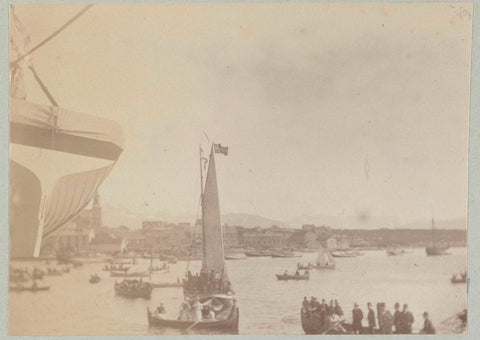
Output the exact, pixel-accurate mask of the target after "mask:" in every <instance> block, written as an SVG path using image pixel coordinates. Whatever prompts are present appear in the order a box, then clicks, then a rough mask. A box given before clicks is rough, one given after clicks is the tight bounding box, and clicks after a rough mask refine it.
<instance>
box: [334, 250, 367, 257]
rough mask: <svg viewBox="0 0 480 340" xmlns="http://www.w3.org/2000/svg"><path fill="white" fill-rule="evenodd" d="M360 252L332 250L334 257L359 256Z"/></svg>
mask: <svg viewBox="0 0 480 340" xmlns="http://www.w3.org/2000/svg"><path fill="white" fill-rule="evenodd" d="M358 255H360V254H358V253H353V252H348V251H332V256H333V257H357V256H358Z"/></svg>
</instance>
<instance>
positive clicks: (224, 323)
mask: <svg viewBox="0 0 480 340" xmlns="http://www.w3.org/2000/svg"><path fill="white" fill-rule="evenodd" d="M212 297H215V298H217V299H221V298H222V296H221V295H214V296H209V297H206V298H204V299H201V300H200V301H201V302H203V301H205V300H207V299H211V298H212ZM225 298H226V299H230V300H232V297H231V296H225ZM226 312H227V313H228V310H227V311H226ZM147 317H148V325H149V326H154V327H164V328H172V329H182V330H190V329H202V330H217V331H227V332H238V319H239V312H238V307H237V306H236V304H235V302H234V301H233V304H232V305H231V307H230V312H229V314H228V315H227V316H226V317H225V319H222V320H204V321H200V322H196V321H184V320H172V319H170V320H169V319H164V318H163V317H161V316H157V315H155V313H152V312H150V309H149V308H148V307H147Z"/></svg>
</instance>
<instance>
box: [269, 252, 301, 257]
mask: <svg viewBox="0 0 480 340" xmlns="http://www.w3.org/2000/svg"><path fill="white" fill-rule="evenodd" d="M271 256H272V257H302V255H297V254H295V253H294V252H287V251H275V252H273V253H272V255H271Z"/></svg>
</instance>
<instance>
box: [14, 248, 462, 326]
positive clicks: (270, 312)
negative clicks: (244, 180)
mask: <svg viewBox="0 0 480 340" xmlns="http://www.w3.org/2000/svg"><path fill="white" fill-rule="evenodd" d="M451 253H452V254H451V255H449V256H444V257H427V256H426V255H425V251H424V249H417V250H415V251H414V253H412V254H405V255H403V256H387V255H386V253H385V251H366V252H365V255H364V256H360V257H356V258H339V259H336V261H337V269H336V270H325V271H319V270H312V271H311V275H310V280H309V281H286V282H284V281H277V280H276V278H275V275H274V274H275V273H283V271H284V270H285V269H288V270H289V271H290V272H292V271H293V270H294V269H295V267H296V263H297V262H298V261H303V262H305V263H306V262H308V261H311V262H312V263H313V262H314V261H315V257H316V255H315V254H314V253H305V254H303V257H302V258H291V259H281V258H276V259H272V258H249V259H248V260H238V261H227V266H228V272H229V275H230V279H231V281H232V285H233V288H234V290H235V292H236V295H237V303H238V306H239V308H240V326H239V327H240V330H239V333H240V334H303V330H302V327H301V324H300V317H299V311H300V306H301V301H302V299H303V297H304V296H309V297H310V296H312V295H313V296H316V297H317V298H326V299H327V300H330V299H337V300H338V301H339V302H340V304H341V306H342V307H343V309H344V312H346V317H347V319H349V318H351V312H350V311H351V309H352V308H353V303H354V302H357V303H358V304H360V306H361V308H362V309H363V310H364V311H366V304H367V302H368V301H371V302H372V303H373V304H374V305H375V303H376V302H379V301H383V302H386V303H387V305H388V306H389V308H390V310H391V311H393V304H394V303H395V302H397V301H398V302H400V303H401V304H403V303H408V304H409V307H410V310H411V311H412V312H413V314H414V317H415V323H414V331H415V330H418V329H420V328H421V327H422V324H423V321H422V313H423V312H424V311H429V313H430V315H431V319H432V321H433V323H434V325H438V323H439V322H440V321H442V320H444V319H446V318H448V317H450V316H451V315H452V314H454V313H456V312H458V311H461V310H463V309H464V308H466V304H467V296H466V289H467V288H466V285H465V284H457V285H453V284H451V283H450V275H451V274H452V273H453V272H458V271H463V270H464V269H465V268H466V249H465V248H456V249H451ZM52 263H53V262H52ZM148 263H149V261H148V260H144V262H141V261H140V263H139V264H138V265H136V267H137V269H138V270H143V269H146V268H147V267H148ZM13 265H14V266H17V267H20V266H21V267H26V266H31V263H26V262H16V263H13ZM38 266H39V267H42V266H44V267H45V265H40V264H39V265H38ZM50 266H53V264H51V265H50ZM102 266H103V263H93V264H84V265H83V266H82V267H80V268H75V269H73V270H72V271H71V272H70V273H69V274H64V275H63V276H60V277H46V278H44V279H43V280H42V281H38V283H39V284H41V285H44V284H48V285H51V288H50V291H48V292H38V293H31V292H10V293H9V297H10V298H9V311H10V312H9V321H10V334H12V335H113V334H122V335H132V334H176V333H175V331H174V330H168V331H166V330H162V329H155V328H149V327H148V322H147V315H146V308H147V306H150V308H151V309H153V308H156V306H157V305H158V302H163V303H164V304H165V306H166V309H167V314H169V315H170V316H172V318H176V317H177V316H178V307H179V305H180V303H181V301H182V300H183V294H182V289H181V288H162V289H154V290H153V293H152V298H151V300H143V299H135V300H130V299H126V298H122V297H119V296H115V292H114V288H113V284H114V282H115V278H111V277H110V276H109V273H107V272H103V271H102V270H101V267H102ZM186 266H187V263H186V262H179V263H177V264H171V265H170V271H169V272H168V273H157V274H154V275H153V277H152V281H155V282H160V281H161V282H173V281H176V278H177V276H178V277H180V278H182V277H183V275H184V273H185V269H186ZM190 267H191V269H192V272H196V271H197V270H198V269H199V267H200V262H199V261H193V262H192V263H190ZM130 270H135V269H134V268H131V269H130ZM93 272H97V273H98V274H99V275H100V276H101V277H102V281H101V282H100V283H98V284H90V283H89V282H88V279H89V277H90V274H91V273H93ZM117 279H118V278H117ZM191 332H192V333H195V331H194V330H192V331H191Z"/></svg>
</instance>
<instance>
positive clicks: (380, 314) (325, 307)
mask: <svg viewBox="0 0 480 340" xmlns="http://www.w3.org/2000/svg"><path fill="white" fill-rule="evenodd" d="M376 307H377V308H376V309H377V310H376V315H375V311H374V309H373V305H372V304H371V303H370V302H369V303H368V304H367V308H368V314H367V317H366V319H367V322H368V327H363V324H362V321H363V318H364V314H363V311H362V310H361V309H360V307H359V305H358V304H357V303H355V304H354V306H353V309H352V331H353V333H354V334H359V333H369V334H374V333H379V334H393V333H394V334H411V333H412V325H413V323H414V322H415V318H414V317H413V314H412V313H411V312H410V311H409V309H408V305H407V304H404V305H403V308H402V309H400V304H399V303H398V302H397V303H395V305H394V309H395V311H394V313H393V315H392V313H391V312H390V311H389V310H388V309H387V307H386V304H385V303H384V302H380V303H377V306H376ZM302 312H303V313H304V315H305V316H306V317H308V318H311V319H313V320H317V321H318V322H319V323H320V327H321V328H322V329H325V330H328V329H331V330H336V331H338V332H341V333H343V332H345V329H343V327H342V326H341V323H343V321H344V317H343V311H342V308H341V307H340V305H339V303H338V301H337V300H330V303H329V304H327V303H326V301H325V299H322V302H321V303H320V302H319V301H318V300H317V299H316V298H315V297H311V299H310V300H308V299H307V297H304V299H303V303H302ZM423 318H424V325H423V328H422V329H421V330H420V333H422V334H435V328H434V327H433V324H432V322H431V321H430V318H429V315H428V313H427V312H425V313H423ZM377 322H378V328H377Z"/></svg>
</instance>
